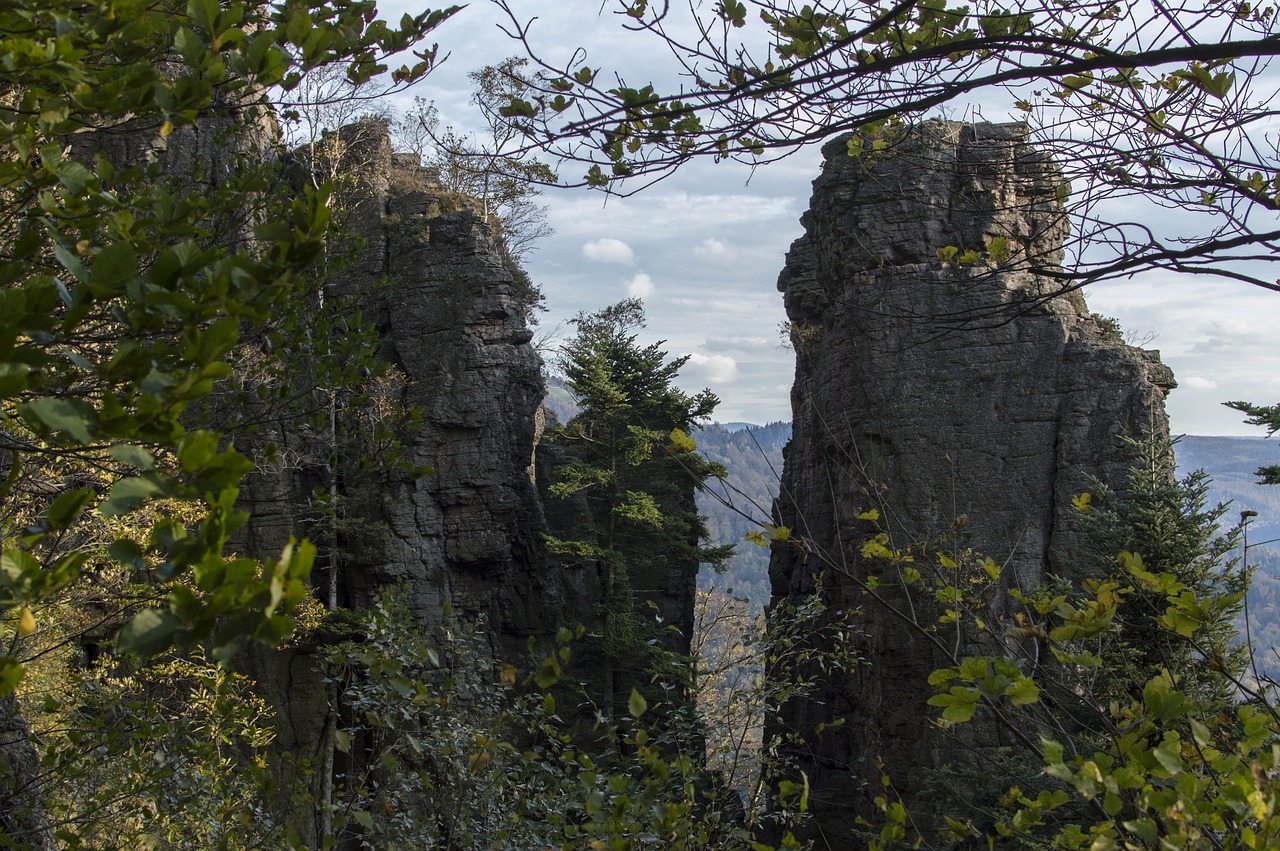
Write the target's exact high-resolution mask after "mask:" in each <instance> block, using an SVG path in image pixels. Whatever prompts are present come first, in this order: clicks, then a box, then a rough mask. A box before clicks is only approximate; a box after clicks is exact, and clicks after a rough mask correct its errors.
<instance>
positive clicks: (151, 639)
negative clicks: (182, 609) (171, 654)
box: [116, 609, 180, 659]
mask: <svg viewBox="0 0 1280 851" xmlns="http://www.w3.org/2000/svg"><path fill="white" fill-rule="evenodd" d="M179 628H180V624H179V622H178V619H177V617H175V616H174V614H173V613H172V612H168V611H165V610H163V609H143V610H142V611H140V612H138V614H136V615H134V617H133V620H131V621H129V622H128V623H127V624H125V625H124V629H122V630H120V637H119V639H117V641H116V648H117V649H118V650H119V651H120V652H121V653H127V654H129V655H131V656H139V657H142V658H144V659H145V658H149V657H151V656H154V655H156V654H157V653H162V652H164V651H165V650H168V649H169V647H170V646H172V644H173V637H174V635H175V634H176V633H177V632H178V629H179Z"/></svg>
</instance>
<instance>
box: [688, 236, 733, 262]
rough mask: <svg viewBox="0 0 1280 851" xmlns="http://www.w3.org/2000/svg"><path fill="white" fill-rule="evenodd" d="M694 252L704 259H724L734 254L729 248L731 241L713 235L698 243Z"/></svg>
mask: <svg viewBox="0 0 1280 851" xmlns="http://www.w3.org/2000/svg"><path fill="white" fill-rule="evenodd" d="M693 253H694V255H695V256H697V257H701V258H702V259H704V260H724V259H726V258H727V257H729V256H730V255H731V254H732V252H731V251H730V250H729V243H727V242H725V241H723V240H719V239H716V238H715V237H713V236H709V237H707V238H706V239H704V240H702V242H700V243H698V247H697V248H695V249H693Z"/></svg>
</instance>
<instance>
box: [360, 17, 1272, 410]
mask: <svg viewBox="0 0 1280 851" xmlns="http://www.w3.org/2000/svg"><path fill="white" fill-rule="evenodd" d="M523 7H524V8H527V9H529V10H530V11H529V14H530V15H535V14H536V15H538V16H539V20H538V22H537V23H536V24H535V26H534V29H533V30H532V39H533V41H534V42H535V43H536V44H537V45H538V46H539V48H540V49H542V50H545V51H546V52H547V53H548V54H552V55H555V56H556V57H558V58H562V59H563V58H567V55H568V52H569V51H571V50H573V49H574V48H576V47H583V48H585V49H586V50H587V51H588V60H587V61H588V62H589V63H590V64H591V65H592V67H597V66H604V67H606V68H621V69H623V70H624V73H626V74H627V75H628V80H627V81H628V83H629V84H635V83H641V84H643V83H645V82H648V81H649V80H650V79H652V78H654V77H660V76H661V75H662V74H663V67H664V66H663V64H662V63H661V54H660V53H659V48H658V46H656V45H655V44H654V43H653V42H652V39H650V38H646V37H644V36H637V35H633V34H629V33H627V32H625V31H624V30H623V29H622V27H621V25H620V23H619V19H618V18H617V16H614V15H612V14H610V13H609V12H608V11H606V12H605V13H604V14H603V15H598V14H597V11H598V10H599V9H600V4H599V2H598V0H594V2H593V1H592V0H586V1H585V2H569V0H557V2H555V3H549V2H545V0H543V2H534V0H525V2H523ZM382 9H383V12H384V15H385V16H386V17H387V18H388V19H389V20H395V19H397V18H398V17H399V16H400V14H401V13H402V12H405V11H419V7H417V6H415V5H413V4H411V3H406V2H404V0H396V2H386V0H384V2H383V3H382ZM499 20H500V18H499V15H498V13H497V12H496V10H495V9H494V7H492V6H491V5H489V4H488V3H486V2H484V0H475V2H473V3H472V5H471V6H470V7H468V8H466V9H464V10H463V11H462V12H460V13H459V14H458V15H457V16H456V17H455V18H454V19H453V20H452V21H450V22H448V23H447V24H445V25H444V26H443V27H442V28H441V29H440V30H438V31H437V33H436V35H435V39H436V40H438V41H439V42H440V45H441V53H442V54H443V53H448V54H450V57H449V59H448V60H447V62H445V64H444V65H443V66H442V67H441V68H439V69H438V70H437V71H436V72H434V73H433V74H432V75H431V76H430V77H428V78H427V80H425V81H424V82H422V83H421V84H419V85H418V86H417V87H415V88H414V89H413V90H411V91H410V92H409V93H408V94H406V95H403V96H401V99H400V100H399V104H401V105H402V106H403V105H407V103H408V101H409V100H410V99H411V98H412V96H413V95H418V96H421V97H424V98H427V99H428V100H434V101H435V103H436V105H437V107H438V108H439V110H440V114H441V118H442V119H443V120H444V121H445V122H446V123H449V124H454V125H457V126H461V127H468V126H471V127H474V126H476V122H477V116H476V115H475V113H474V108H472V107H469V106H468V104H467V99H468V96H469V90H468V83H467V80H466V73H467V72H468V71H471V70H473V69H475V68H478V67H481V66H483V65H486V64H492V63H494V62H497V61H499V60H501V59H502V58H503V57H505V56H508V55H512V54H513V53H516V52H518V50H517V48H518V45H516V43H515V42H511V41H509V40H507V39H506V37H505V36H503V35H502V34H501V33H500V32H499V31H498V30H497V29H496V24H497V23H498V21H499ZM984 117H985V118H986V119H988V120H992V121H1001V120H1006V119H1007V118H1008V117H1007V116H1004V115H996V114H992V112H991V110H990V108H988V110H987V111H986V114H985V115H984ZM819 161H820V160H819V156H818V154H817V152H816V150H808V151H805V152H802V153H800V154H798V155H796V156H793V157H791V158H790V159H788V160H785V161H783V162H780V163H774V164H772V165H769V166H767V167H764V168H761V169H757V170H756V171H755V173H754V174H753V173H752V172H751V171H750V170H748V169H746V168H744V167H741V166H737V165H734V164H714V163H711V162H701V163H696V164H694V165H693V166H691V167H689V168H687V169H686V170H684V171H682V172H680V173H679V174H677V175H676V176H675V177H673V178H669V179H668V180H666V181H664V182H662V183H660V184H658V185H656V186H654V187H651V188H649V189H647V190H645V191H644V192H642V193H640V194H639V195H638V196H636V197H634V198H629V199H619V198H611V199H607V200H606V198H605V197H604V196H602V195H601V194H600V193H598V192H590V191H587V190H583V189H575V190H549V191H548V192H547V193H546V194H545V196H544V198H545V201H546V203H547V204H548V206H549V217H550V223H551V225H552V226H553V227H554V228H555V230H556V233H555V235H554V236H552V237H549V238H547V239H546V240H543V241H542V242H541V243H540V247H539V249H538V250H537V251H536V252H535V253H534V254H532V255H531V257H530V258H529V262H528V263H527V266H528V269H529V272H530V274H531V275H532V277H533V278H534V280H535V281H536V282H537V283H538V284H539V285H540V286H541V287H542V289H543V291H544V292H545V293H546V297H547V306H548V308H549V311H548V312H547V313H546V314H544V315H543V316H542V318H541V320H540V321H541V327H540V329H539V330H540V331H541V332H543V333H544V334H552V333H554V332H555V331H556V329H557V328H558V327H559V328H560V330H561V333H562V334H563V330H564V329H563V327H562V323H563V322H564V320H566V319H567V318H569V317H571V316H572V315H574V314H575V313H576V312H577V311H579V310H596V309H599V308H601V307H604V306H606V305H609V304H612V303H614V302H616V301H619V300H620V299H623V298H626V297H628V296H639V297H641V298H643V299H644V302H645V307H646V311H647V313H648V317H649V327H648V329H647V331H646V332H644V333H643V334H642V335H641V336H642V340H643V341H644V342H650V341H652V340H659V339H662V340H666V341H667V348H668V350H669V351H670V352H671V353H672V354H673V355H674V354H680V355H685V354H687V355H690V356H691V360H690V362H689V364H688V365H687V366H686V367H685V370H684V373H683V376H684V380H683V382H682V383H683V384H684V385H685V386H686V388H687V389H690V390H699V389H701V388H702V387H710V388H711V389H712V390H713V391H715V392H716V393H717V394H718V395H719V396H720V398H721V400H722V401H721V405H720V408H719V410H718V411H717V414H716V419H718V420H720V421H722V422H728V421H737V420H742V421H748V422H756V423H763V422H767V421H771V420H779V419H790V417H791V413H790V397H789V394H790V387H791V379H792V377H793V371H794V368H793V361H792V356H791V352H790V351H789V350H787V349H786V348H785V346H784V345H783V337H782V335H781V334H780V330H779V329H780V325H781V323H782V322H783V321H784V319H785V315H784V313H783V309H782V298H781V295H780V294H779V293H778V292H777V289H776V282H777V277H778V272H779V271H780V270H781V269H782V265H783V258H784V255H785V253H786V250H787V246H788V245H789V244H790V243H791V241H792V240H794V239H795V238H796V237H798V236H799V235H800V231H801V229H800V224H799V217H800V215H801V213H803V212H804V210H805V209H806V207H807V206H808V198H809V184H810V181H812V179H813V178H814V177H815V176H816V175H817V171H818V165H819ZM553 165H554V164H553ZM566 168H567V169H574V170H580V169H581V167H580V166H572V165H571V166H567V167H566ZM572 176H577V175H576V174H573V175H572ZM1086 298H1087V300H1088V303H1089V307H1090V309H1091V310H1093V311H1095V312H1097V313H1101V314H1103V315H1106V316H1110V317H1113V318H1115V319H1117V320H1118V321H1119V322H1120V325H1121V327H1122V328H1123V329H1124V330H1125V331H1126V333H1127V335H1128V336H1129V338H1130V339H1131V340H1134V341H1136V342H1139V343H1141V344H1143V345H1144V346H1145V347H1146V348H1155V349H1159V350H1160V353H1161V355H1162V357H1163V359H1164V361H1165V363H1167V364H1169V365H1170V366H1171V367H1172V368H1173V370H1174V372H1175V374H1176V375H1177V379H1178V383H1179V387H1178V389H1177V390H1175V391H1174V392H1173V393H1172V395H1171V396H1170V398H1169V402H1168V410H1169V414H1170V417H1171V419H1172V422H1173V429H1174V432H1175V433H1183V434H1254V435H1260V434H1261V431H1260V430H1259V429H1256V428H1253V427H1250V426H1246V425H1245V424H1244V423H1243V422H1242V421H1241V417H1240V415H1239V414H1237V413H1235V412H1234V411H1230V410H1228V409H1226V408H1224V407H1222V405H1221V403H1222V402H1223V401H1225V400H1228V399H1245V400H1249V401H1254V402H1260V403H1261V402H1265V403H1271V402H1275V401H1277V400H1280V375H1277V374H1276V371H1275V369H1274V365H1275V363H1276V346H1277V340H1276V337H1275V331H1276V330H1277V328H1278V327H1280V294H1277V293H1269V292H1266V291H1263V290H1260V289H1257V288H1253V287H1249V286H1247V285H1244V284H1231V283H1225V282H1224V283H1213V282H1208V283H1207V282H1206V281H1205V280H1203V279H1196V280H1192V279H1187V278H1180V277H1178V276H1175V275H1159V274H1151V275H1147V276H1144V277H1139V278H1135V279H1133V280H1131V281H1121V282H1112V283H1107V284H1104V285H1099V286H1097V287H1094V288H1093V289H1092V290H1090V291H1088V292H1087V293H1086ZM1143 341H1147V342H1143Z"/></svg>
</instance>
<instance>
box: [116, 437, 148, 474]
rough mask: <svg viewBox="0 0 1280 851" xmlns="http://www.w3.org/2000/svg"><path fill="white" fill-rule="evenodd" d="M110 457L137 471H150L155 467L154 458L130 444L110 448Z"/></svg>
mask: <svg viewBox="0 0 1280 851" xmlns="http://www.w3.org/2000/svg"><path fill="white" fill-rule="evenodd" d="M110 454H111V457H112V458H114V459H116V460H117V461H119V462H120V463H121V464H128V465H129V466H130V467H136V468H137V469H139V470H150V469H152V468H153V467H155V465H156V458H155V456H154V455H152V454H151V453H150V452H149V451H147V450H146V449H144V448H142V447H141V446H137V445H135V444H132V443H117V444H116V445H115V446H113V447H111V451H110Z"/></svg>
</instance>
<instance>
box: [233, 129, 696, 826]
mask: <svg viewBox="0 0 1280 851" xmlns="http://www.w3.org/2000/svg"><path fill="white" fill-rule="evenodd" d="M341 135H342V140H341V141H342V146H343V156H344V157H345V158H346V164H345V165H344V167H343V168H342V169H340V170H339V171H340V173H341V181H340V183H339V184H338V185H339V190H340V191H339V194H338V197H337V201H336V203H335V216H336V217H337V218H338V220H339V223H340V224H345V225H347V226H348V227H349V228H350V229H351V230H352V231H353V232H354V234H355V235H356V237H358V239H356V240H353V241H352V242H351V243H350V244H349V245H348V246H346V247H347V248H353V249H354V250H355V253H354V255H353V256H350V257H348V258H347V260H346V261H345V265H344V266H343V267H342V268H341V270H340V271H338V272H335V273H334V274H332V275H331V276H330V277H329V278H328V279H327V282H326V285H325V292H326V298H332V299H346V300H348V303H350V304H352V305H353V306H358V307H359V309H360V312H361V314H362V315H363V317H364V319H365V320H366V321H371V322H372V323H373V325H374V326H375V328H376V345H377V346H378V356H379V357H380V359H382V360H383V361H384V362H385V363H386V364H387V365H388V366H389V367H390V373H389V376H390V380H389V382H388V385H387V392H388V393H389V398H390V399H391V400H392V401H395V402H396V403H398V404H399V405H401V406H404V407H407V408H409V409H416V410H417V412H418V413H419V419H420V422H419V423H417V424H415V425H412V426H410V427H407V428H403V429H402V430H401V435H400V437H401V440H402V442H403V445H404V447H405V450H406V454H407V459H406V460H407V461H408V462H409V463H410V465H414V466H420V467H429V468H430V470H431V472H430V473H428V474H427V475H424V476H420V477H415V476H413V475H411V474H410V473H409V472H407V471H404V472H396V471H394V470H393V471H391V472H385V471H384V472H379V473H372V474H371V473H369V472H367V471H361V470H359V469H357V468H356V465H355V464H354V457H352V458H343V459H340V460H339V464H338V480H339V483H338V491H339V492H338V494H337V501H338V504H339V506H340V509H341V510H340V514H341V516H342V521H341V523H340V524H339V528H340V531H339V533H338V543H339V547H338V551H339V553H340V557H339V560H338V563H337V565H336V570H337V571H338V586H339V592H338V601H339V603H340V604H341V605H342V606H346V607H352V608H359V607H362V606H365V605H367V604H368V603H369V602H370V601H371V600H372V599H373V598H374V596H375V595H376V594H377V593H378V592H379V590H380V589H382V588H386V587H389V586H393V585H394V586H398V587H400V588H401V589H403V592H404V593H405V594H406V595H407V597H408V601H409V604H410V608H411V610H412V613H413V616H414V618H415V620H416V622H417V628H420V629H424V630H433V629H436V628H438V627H440V626H442V625H443V624H444V622H445V619H446V615H445V609H446V606H447V607H448V609H449V611H450V613H451V614H450V616H451V617H454V618H457V619H458V620H459V621H461V622H462V623H465V624H469V625H472V626H475V627H476V628H477V629H478V630H479V631H480V633H481V634H482V635H483V636H485V637H487V639H488V641H489V643H490V649H491V651H492V658H493V660H494V661H495V662H496V660H498V659H506V660H509V661H510V662H511V663H513V664H515V665H516V666H517V668H518V669H519V670H520V671H521V677H522V678H523V676H524V674H525V673H526V672H527V671H528V669H529V663H530V657H529V652H528V644H529V640H530V639H531V638H532V639H533V641H534V643H535V646H537V647H539V648H540V651H539V652H541V653H542V655H547V654H548V653H549V652H550V649H551V648H552V647H554V640H555V636H556V633H557V631H558V630H559V629H560V628H561V627H569V628H574V627H576V626H577V625H578V624H583V625H585V626H586V627H587V636H586V638H584V639H583V640H582V641H580V642H578V643H577V644H576V645H575V646H574V648H573V657H572V662H571V664H570V665H568V666H566V669H565V673H564V676H563V677H562V682H568V681H571V680H577V681H580V682H582V683H583V684H584V685H585V686H586V687H587V689H588V693H589V694H593V695H594V696H595V697H594V698H593V699H596V700H597V702H598V695H599V694H600V693H601V692H602V691H606V690H607V689H608V688H609V687H610V685H611V684H610V683H608V682H605V681H604V679H603V678H602V675H601V671H602V670H605V669H606V667H607V666H605V665H604V664H602V660H601V657H600V655H599V654H600V650H599V646H598V642H594V641H593V640H592V638H591V634H592V633H593V632H598V630H599V624H598V623H596V621H597V620H598V619H599V617H600V611H601V605H602V603H603V601H604V584H603V583H604V569H603V567H602V566H601V565H600V564H598V563H596V562H593V561H590V560H583V559H574V560H569V559H565V560H560V559H557V558H555V557H552V556H550V555H548V554H547V553H546V552H545V547H544V546H543V542H542V535H543V534H544V533H547V532H551V533H553V534H555V535H557V536H559V537H562V538H575V539H591V538H592V537H593V536H594V534H595V533H594V532H593V531H591V528H590V526H591V522H592V521H591V518H590V514H589V512H588V511H587V509H586V506H585V505H584V504H579V503H578V502H575V501H574V500H556V499H550V498H547V497H545V488H546V487H547V486H548V485H549V483H550V482H551V481H552V480H553V479H552V477H553V475H554V468H555V467H556V466H557V465H558V464H561V463H564V462H565V461H566V460H567V459H566V458H565V457H564V456H563V452H562V450H560V448H559V447H557V446H555V445H541V446H539V438H540V436H541V432H542V428H543V422H544V417H543V413H542V411H541V407H540V406H541V403H542V400H543V397H544V395H545V383H544V379H543V376H542V371H541V369H542V361H541V359H540V357H539V355H538V353H537V352H536V350H535V349H534V347H533V345H532V339H533V334H532V332H531V330H530V329H529V327H528V325H527V321H526V320H527V316H528V312H529V308H530V305H529V302H528V299H529V293H528V291H527V289H526V288H524V287H521V286H520V285H519V284H518V282H517V281H516V280H515V279H514V278H513V275H512V273H511V271H510V270H509V268H508V265H507V264H508V263H509V262H510V261H508V260H505V259H504V253H503V252H502V250H501V247H500V246H499V245H498V244H497V243H496V242H495V240H494V238H493V237H492V235H491V232H490V229H489V228H488V226H486V225H485V224H484V223H483V221H481V219H480V218H479V217H478V216H477V215H476V214H475V212H474V211H472V210H467V209H462V210H455V211H452V212H448V211H444V210H442V204H448V203H457V198H456V196H448V195H447V194H444V193H439V192H437V191H436V190H435V189H434V188H433V186H434V185H435V184H434V182H433V180H432V176H431V174H430V172H428V171H427V170H425V169H421V168H419V167H418V166H417V164H416V162H414V159H415V158H413V157H408V156H405V155H400V154H394V153H392V149H391V146H390V143H389V141H388V137H387V131H386V126H385V124H382V123H380V122H365V123H363V124H359V125H354V126H351V127H347V128H344V129H343V131H342V134H341ZM362 428H367V426H362V425H361V424H360V423H358V422H355V421H353V420H352V419H351V417H350V415H348V414H344V413H339V415H338V432H339V434H338V441H339V443H340V444H342V445H350V447H351V449H352V450H353V451H352V456H354V455H355V454H357V453H358V452H359V451H362V450H367V449H369V448H370V447H369V446H366V445H362V444H361V441H360V434H361V429H362ZM343 433H346V434H349V435H355V441H354V443H351V440H350V438H344V437H343V436H342V435H343ZM267 437H269V438H270V441H271V442H273V443H275V444H276V446H277V447H278V448H279V451H278V452H277V453H276V455H275V457H276V458H277V459H279V460H277V461H276V462H274V463H273V464H266V465H264V466H263V467H262V469H261V470H260V471H259V472H258V473H256V474H254V475H253V476H251V481H250V482H249V483H248V485H247V486H246V488H245V490H244V497H245V501H246V504H247V505H248V506H249V507H250V508H252V510H253V518H252V520H251V521H250V524H249V527H248V528H247V530H246V532H245V533H244V536H243V538H242V540H241V541H239V542H238V544H239V545H240V547H241V548H242V550H243V551H245V552H250V553H252V554H254V555H255V556H259V557H267V556H269V555H270V554H272V553H278V552H279V551H280V548H281V547H282V546H284V545H285V544H286V543H287V541H288V539H289V538H290V536H294V537H304V536H305V537H309V538H311V539H312V540H314V541H317V542H319V544H320V552H319V557H318V560H317V566H316V570H315V571H314V572H313V581H314V582H315V584H316V585H317V588H318V589H320V596H321V597H323V596H324V591H323V589H324V588H325V586H326V584H327V582H328V581H329V572H330V571H331V570H333V569H335V567H334V565H333V562H332V560H331V557H330V548H329V547H328V545H327V541H328V540H331V539H332V534H331V532H330V530H329V529H328V528H327V527H326V523H328V522H329V521H327V520H325V519H323V518H322V517H321V516H320V515H319V514H318V513H317V512H316V510H315V509H314V507H313V506H312V494H313V492H314V491H315V489H316V488H319V489H320V490H322V491H323V490H324V489H325V488H326V487H327V484H326V483H327V482H329V481H330V480H331V471H330V470H329V469H328V467H327V461H326V459H327V457H328V454H329V453H328V450H327V448H326V439H327V436H326V435H323V434H319V433H317V430H315V429H310V430H308V429H303V428H299V427H281V428H279V429H276V430H275V431H273V432H272V433H271V434H270V435H267ZM344 441H346V442H345V443H344ZM535 454H536V456H537V457H535ZM692 498H693V493H692V485H690V492H689V499H690V501H692ZM696 570H697V565H696V564H693V565H673V566H672V567H671V572H672V576H671V577H670V579H669V580H668V581H665V582H662V583H659V587H660V589H661V590H659V591H657V592H656V594H655V596H656V597H657V599H656V600H655V603H656V604H657V605H659V606H660V608H661V610H662V611H663V612H668V613H681V614H683V615H685V616H686V617H685V619H684V622H682V623H680V624H679V627H680V629H681V634H682V635H684V636H685V641H686V645H685V649H686V650H687V640H688V638H687V637H688V636H689V635H690V634H691V633H692V625H693V624H692V621H693V615H692V606H693V593H694V589H693V576H694V575H695V574H696ZM668 598H669V599H668ZM315 653H316V648H315V647H309V646H305V644H304V645H303V646H296V647H293V648H291V649H285V650H281V651H259V652H255V653H251V654H248V658H247V659H246V661H245V665H246V670H247V672H248V673H249V674H251V675H252V676H253V677H254V679H256V680H257V681H258V682H259V683H260V684H261V687H262V689H263V691H264V693H265V696H266V697H267V699H268V700H269V701H270V702H271V703H272V704H273V705H274V706H276V707H277V711H278V713H279V717H280V721H279V738H278V746H279V747H280V748H281V749H282V750H284V751H288V752H291V753H294V754H299V755H301V756H303V757H304V758H306V759H310V760H317V759H318V758H319V755H320V753H321V751H322V750H323V743H324V737H325V719H326V715H327V712H328V702H329V699H330V698H329V696H328V695H327V693H326V689H325V686H324V683H323V679H322V676H321V673H320V671H319V667H318V663H317V661H316V656H315ZM628 691H629V689H628ZM561 707H562V710H561V711H562V714H563V715H564V716H565V717H568V718H572V717H576V715H577V714H578V713H576V710H575V705H574V704H569V703H567V702H565V701H562V702H561ZM581 714H582V715H583V716H584V717H589V715H588V713H587V712H586V711H585V710H584V712H583V713H581ZM298 815H299V816H300V817H301V819H302V820H301V821H298V820H297V819H296V818H295V822H296V823H295V827H297V829H298V830H299V832H300V833H301V834H302V835H303V839H304V841H313V840H314V839H315V834H314V832H311V833H308V831H309V830H311V831H313V830H314V828H313V826H311V825H310V824H309V823H307V822H306V818H307V816H306V814H305V813H302V814H298Z"/></svg>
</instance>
